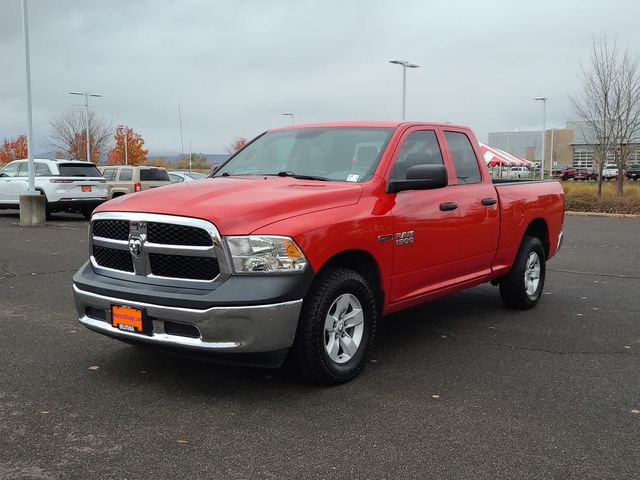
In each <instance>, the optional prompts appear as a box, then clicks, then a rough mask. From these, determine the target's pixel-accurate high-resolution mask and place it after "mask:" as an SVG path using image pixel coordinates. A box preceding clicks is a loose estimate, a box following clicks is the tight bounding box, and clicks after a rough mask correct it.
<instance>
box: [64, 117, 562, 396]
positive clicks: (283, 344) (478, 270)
mask: <svg viewBox="0 0 640 480" xmlns="http://www.w3.org/2000/svg"><path fill="white" fill-rule="evenodd" d="M563 220H564V198H563V190H562V187H561V186H560V184H559V183H558V182H557V181H535V180H534V181H530V180H502V181H500V180H494V181H492V180H491V178H490V176H489V171H488V170H487V168H486V166H485V164H484V162H483V160H482V156H481V154H480V150H479V147H478V142H477V141H476V138H475V136H474V135H473V133H472V132H471V130H469V129H468V128H465V127H461V126H455V125H451V124H436V123H420V122H349V123H328V124H314V125H305V126H291V127H288V128H281V129H276V130H270V131H267V132H266V133H264V134H262V135H260V136H258V137H257V138H255V139H254V140H253V141H252V142H251V143H249V144H248V145H247V146H245V147H244V148H243V149H242V150H241V151H239V152H238V153H236V154H235V155H234V156H233V157H231V158H230V159H229V160H228V161H227V162H226V163H225V164H223V165H222V167H221V168H220V169H218V170H217V171H216V173H215V174H214V175H213V177H212V178H208V179H205V180H201V181H198V182H188V183H183V184H177V185H172V186H168V187H163V188H159V189H154V190H151V191H146V192H140V193H135V194H132V195H126V196H123V197H120V198H117V199H114V200H111V201H109V202H106V203H104V204H103V205H101V206H100V207H98V208H97V209H96V210H95V213H94V214H93V217H92V220H91V226H90V236H89V239H90V242H89V243H90V245H89V246H90V259H89V261H87V263H85V264H84V265H83V266H82V267H81V268H80V270H79V271H78V272H77V273H76V275H75V276H74V278H73V283H74V284H73V289H74V297H75V303H76V308H77V311H78V315H79V320H80V322H81V323H82V324H84V325H85V326H86V327H88V328H89V329H91V330H94V331H96V332H99V333H102V334H105V335H108V336H111V337H113V338H117V339H120V340H123V341H127V342H132V343H145V344H149V345H156V346H159V347H168V348H172V349H181V350H184V351H191V352H205V353H207V354H208V357H209V358H214V359H218V360H220V361H231V362H239V363H245V364H247V363H254V364H255V363H257V364H259V365H265V366H279V365H281V364H282V363H283V362H284V360H285V359H287V360H288V362H289V363H290V364H291V365H292V366H293V367H294V368H296V369H297V370H298V372H299V373H301V375H303V378H305V379H309V380H312V381H315V382H319V383H324V384H335V383H340V382H345V381H348V380H350V379H352V378H354V377H355V376H356V375H357V374H358V373H359V372H360V370H361V369H362V367H363V366H364V364H365V363H366V358H367V355H368V353H369V351H370V349H371V345H372V343H373V339H374V335H375V331H376V322H377V321H378V319H379V318H380V316H381V315H384V314H388V313H392V312H397V311H399V310H403V309H406V308H409V307H413V306H415V305H419V304H421V303H423V302H426V301H429V300H433V299H435V298H438V297H441V296H443V295H446V294H449V293H452V292H457V291H459V290H462V289H465V288H469V287H473V286H474V285H478V284H481V283H485V282H491V283H492V284H494V285H497V286H499V289H500V294H501V296H502V299H503V301H504V303H505V304H506V305H507V306H508V307H511V308H516V309H528V308H532V307H534V306H535V305H536V303H537V302H538V301H539V300H540V296H541V293H542V289H543V285H544V280H545V264H546V262H547V260H548V259H550V258H551V257H552V256H553V255H555V254H556V252H557V251H558V249H559V248H560V244H561V242H562V226H563Z"/></svg>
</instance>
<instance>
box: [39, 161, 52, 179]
mask: <svg viewBox="0 0 640 480" xmlns="http://www.w3.org/2000/svg"><path fill="white" fill-rule="evenodd" d="M50 176H51V169H50V168H49V165H47V164H46V163H36V177H50Z"/></svg>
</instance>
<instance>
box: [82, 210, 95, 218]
mask: <svg viewBox="0 0 640 480" xmlns="http://www.w3.org/2000/svg"><path fill="white" fill-rule="evenodd" d="M92 213H93V208H83V209H82V215H83V216H84V218H86V219H87V220H90V219H91V214H92Z"/></svg>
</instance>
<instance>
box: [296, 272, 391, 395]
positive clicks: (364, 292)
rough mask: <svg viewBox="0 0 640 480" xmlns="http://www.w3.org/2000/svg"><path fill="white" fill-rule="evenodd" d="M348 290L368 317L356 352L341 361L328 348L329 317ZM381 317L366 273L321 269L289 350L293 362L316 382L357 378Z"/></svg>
mask: <svg viewBox="0 0 640 480" xmlns="http://www.w3.org/2000/svg"><path fill="white" fill-rule="evenodd" d="M344 294H351V295H353V296H354V297H355V298H356V299H357V300H358V302H359V303H360V306H361V307H362V313H363V316H364V321H363V331H362V337H361V340H360V344H359V346H358V347H357V350H356V352H355V354H354V355H353V356H351V358H349V359H348V360H347V361H345V362H344V363H339V362H336V361H334V360H333V359H332V358H331V357H330V356H329V353H328V352H327V349H326V348H325V343H326V342H325V340H326V338H325V319H326V318H327V315H328V314H329V309H330V308H331V307H332V306H333V304H334V302H336V301H337V299H338V298H339V297H340V296H341V295H344ZM377 319H378V309H377V307H376V301H375V295H374V293H373V290H372V289H371V286H370V285H369V283H368V282H367V281H366V280H365V278H364V277H363V276H362V275H360V274H359V273H357V272H354V271H353V270H348V269H345V268H329V269H327V270H325V271H323V272H321V273H320V274H319V275H318V278H317V279H316V280H315V281H314V283H313V286H312V287H311V290H310V291H309V293H308V294H307V297H306V298H305V300H304V304H303V306H302V312H301V314H300V320H299V321H298V330H297V332H296V338H295V341H294V344H293V347H292V349H291V351H290V353H289V358H288V363H289V365H290V366H291V367H292V368H293V369H294V370H295V371H296V373H297V374H298V375H299V377H300V378H301V379H302V380H304V381H309V382H312V383H316V384H321V385H338V384H340V383H344V382H348V381H349V380H352V379H354V378H355V377H356V376H357V375H358V374H359V373H360V371H361V370H362V368H363V367H364V365H365V363H366V360H367V357H368V356H369V352H370V351H371V346H372V345H373V339H374V337H375V330H376V322H377ZM345 330H346V328H345ZM352 332H353V330H352ZM327 338H328V337H327ZM340 348H342V347H340ZM338 351H340V350H338ZM344 353H345V352H344V351H343V355H344Z"/></svg>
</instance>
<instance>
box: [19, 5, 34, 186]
mask: <svg viewBox="0 0 640 480" xmlns="http://www.w3.org/2000/svg"><path fill="white" fill-rule="evenodd" d="M22 21H23V29H22V34H23V36H24V63H25V67H26V73H27V79H26V80H27V163H28V165H29V186H28V187H27V194H28V195H35V194H36V187H35V179H34V176H35V175H34V172H35V169H34V163H33V116H32V109H31V60H30V57H29V12H28V10H27V0H22Z"/></svg>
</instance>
